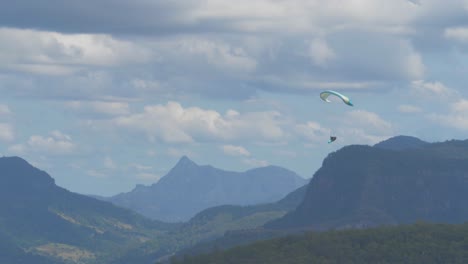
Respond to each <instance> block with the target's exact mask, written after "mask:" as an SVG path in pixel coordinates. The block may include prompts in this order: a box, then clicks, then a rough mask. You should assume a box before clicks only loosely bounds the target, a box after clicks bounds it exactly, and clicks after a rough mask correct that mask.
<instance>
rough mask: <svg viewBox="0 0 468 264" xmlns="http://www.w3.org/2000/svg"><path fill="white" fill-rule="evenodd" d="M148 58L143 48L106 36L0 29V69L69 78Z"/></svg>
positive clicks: (142, 61) (143, 60)
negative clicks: (79, 72)
mask: <svg viewBox="0 0 468 264" xmlns="http://www.w3.org/2000/svg"><path fill="white" fill-rule="evenodd" d="M150 58H151V56H150V53H149V52H148V51H147V50H145V49H144V48H143V47H139V46H137V45H135V44H134V43H132V42H128V41H124V40H117V39H114V38H113V37H112V36H109V35H90V34H63V33H57V32H50V31H37V30H23V29H15V28H1V27H0V69H1V68H3V69H6V70H15V71H21V72H27V73H32V74H46V75H70V74H73V73H76V72H78V71H80V70H82V69H83V68H84V67H89V66H95V67H102V66H105V67H112V66H118V65H123V64H134V63H144V62H147V61H148V60H149V59H150Z"/></svg>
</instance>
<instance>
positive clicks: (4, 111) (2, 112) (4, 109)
mask: <svg viewBox="0 0 468 264" xmlns="http://www.w3.org/2000/svg"><path fill="white" fill-rule="evenodd" d="M10 114H11V110H10V108H9V107H8V105H5V104H0V116H8V115H10Z"/></svg>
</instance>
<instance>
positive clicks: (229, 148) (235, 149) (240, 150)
mask: <svg viewBox="0 0 468 264" xmlns="http://www.w3.org/2000/svg"><path fill="white" fill-rule="evenodd" d="M222 150H223V152H224V153H225V154H226V155H229V156H246V157H249V156H250V152H249V151H248V150H247V149H245V148H244V147H242V146H234V145H224V146H222Z"/></svg>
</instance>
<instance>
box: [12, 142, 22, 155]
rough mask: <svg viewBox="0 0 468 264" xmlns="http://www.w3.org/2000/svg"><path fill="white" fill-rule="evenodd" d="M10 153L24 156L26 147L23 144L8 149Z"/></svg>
mask: <svg viewBox="0 0 468 264" xmlns="http://www.w3.org/2000/svg"><path fill="white" fill-rule="evenodd" d="M8 151H9V152H11V153H13V154H16V155H22V154H24V153H25V152H26V150H25V146H24V145H22V144H15V145H12V146H10V147H8Z"/></svg>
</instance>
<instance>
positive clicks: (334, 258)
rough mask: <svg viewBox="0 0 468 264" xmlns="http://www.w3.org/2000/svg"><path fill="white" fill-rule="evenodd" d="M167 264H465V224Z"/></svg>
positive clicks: (352, 233)
mask: <svg viewBox="0 0 468 264" xmlns="http://www.w3.org/2000/svg"><path fill="white" fill-rule="evenodd" d="M171 263H172V264H198V263H200V264H202V263H203V264H209V263H213V264H214V263H216V264H223V263H226V264H234V263H242V264H249V263H252V264H253V263H255V264H261V263H265V264H266V263H268V264H274V263H282V264H284V263H295V264H296V263H297V264H299V263H304V264H306V263H307V264H310V263H317V264H332V263H349V264H353V263H356V264H363V263H373V264H386V263H408V264H409V263H415V264H416V263H418V264H420V263H425V264H431V263H434V264H435V263H452V264H455V263H460V264H461V263H468V223H465V224H458V225H451V224H433V223H425V222H418V223H415V224H411V225H400V226H382V227H378V228H371V229H353V230H332V231H327V232H309V233H307V234H303V235H296V236H288V237H283V238H277V239H272V240H267V241H261V242H256V243H253V244H250V245H247V246H240V247H236V248H232V249H229V250H227V251H220V250H214V252H213V253H210V254H204V255H199V256H183V257H178V258H176V257H174V258H172V260H171Z"/></svg>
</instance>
